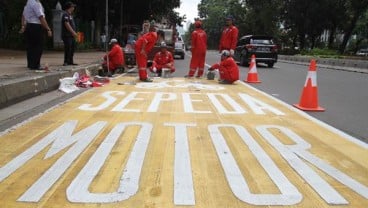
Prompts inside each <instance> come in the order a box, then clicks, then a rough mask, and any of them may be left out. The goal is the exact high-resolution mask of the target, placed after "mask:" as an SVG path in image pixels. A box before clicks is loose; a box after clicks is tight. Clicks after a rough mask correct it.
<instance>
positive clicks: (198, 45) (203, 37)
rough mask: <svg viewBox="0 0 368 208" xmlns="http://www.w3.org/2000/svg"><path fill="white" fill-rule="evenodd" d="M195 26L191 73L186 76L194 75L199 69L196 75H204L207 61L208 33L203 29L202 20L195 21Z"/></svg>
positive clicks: (192, 36) (198, 76)
mask: <svg viewBox="0 0 368 208" xmlns="http://www.w3.org/2000/svg"><path fill="white" fill-rule="evenodd" d="M194 27H195V29H194V31H193V32H192V34H191V51H192V58H191V60H190V66H189V73H188V75H186V76H185V77H187V78H191V77H193V76H194V74H195V73H196V71H197V70H198V71H197V76H196V77H197V78H200V77H202V76H203V72H204V65H205V61H206V51H207V34H206V32H205V31H204V30H203V29H202V22H201V21H200V20H196V21H195V22H194Z"/></svg>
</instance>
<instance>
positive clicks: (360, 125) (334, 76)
mask: <svg viewBox="0 0 368 208" xmlns="http://www.w3.org/2000/svg"><path fill="white" fill-rule="evenodd" d="M185 58H186V60H184V61H183V60H178V59H177V60H176V66H177V68H178V70H177V73H176V75H177V76H184V75H185V73H187V69H188V63H189V62H190V54H189V55H188V54H187V56H186V57H185ZM219 59H220V55H219V54H218V53H217V52H214V51H209V52H208V53H207V57H206V63H207V64H208V65H212V64H214V63H216V62H218V61H219ZM183 69H184V70H183ZM239 69H240V79H241V80H245V79H246V76H247V73H248V70H249V69H248V67H242V66H240V68H239ZM257 72H258V77H259V79H260V80H261V83H259V84H251V85H252V86H253V87H255V88H257V89H259V90H261V91H263V92H265V93H267V94H270V95H272V96H274V97H276V98H278V99H280V100H282V101H284V102H285V103H288V104H290V105H293V104H295V103H299V100H300V96H301V93H302V90H303V87H304V83H305V80H306V76H307V73H308V67H306V66H304V65H298V64H288V63H282V62H278V63H276V64H275V66H274V68H267V67H266V65H257ZM317 84H318V94H319V96H318V97H319V105H320V106H321V107H323V108H325V109H326V111H324V112H307V113H308V114H309V115H311V116H313V117H315V118H317V119H319V120H321V121H323V122H325V123H327V124H329V125H331V126H333V127H335V128H337V129H340V130H342V131H344V132H345V133H347V134H350V135H351V136H353V137H356V138H358V139H360V140H362V141H364V142H366V143H368V122H367V118H368V111H367V109H366V108H367V103H368V90H367V89H368V74H364V73H356V72H347V71H341V70H333V69H327V68H319V67H318V65H317Z"/></svg>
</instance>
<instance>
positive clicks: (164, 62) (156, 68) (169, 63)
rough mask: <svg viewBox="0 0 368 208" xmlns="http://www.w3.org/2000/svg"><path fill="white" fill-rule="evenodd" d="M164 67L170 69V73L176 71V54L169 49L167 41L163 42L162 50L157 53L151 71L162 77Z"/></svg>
mask: <svg viewBox="0 0 368 208" xmlns="http://www.w3.org/2000/svg"><path fill="white" fill-rule="evenodd" d="M163 69H167V70H169V71H170V74H171V73H173V72H175V67H174V56H173V55H172V53H171V52H170V51H168V50H167V46H166V43H165V42H162V43H161V45H160V51H159V52H157V53H156V54H155V56H154V58H153V62H152V66H151V67H150V71H151V72H153V73H157V75H158V76H160V77H161V75H162V70H163Z"/></svg>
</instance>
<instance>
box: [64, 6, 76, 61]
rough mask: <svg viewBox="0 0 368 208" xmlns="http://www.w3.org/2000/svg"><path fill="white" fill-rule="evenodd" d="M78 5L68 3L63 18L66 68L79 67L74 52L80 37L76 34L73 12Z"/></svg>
mask: <svg viewBox="0 0 368 208" xmlns="http://www.w3.org/2000/svg"><path fill="white" fill-rule="evenodd" d="M75 7H76V5H75V4H74V3H73V2H70V1H68V2H66V3H65V7H64V13H63V15H62V17H61V38H62V40H63V42H64V64H63V65H64V66H67V65H77V64H76V63H74V51H75V46H76V41H75V39H76V38H77V37H78V34H77V32H76V27H75V22H74V19H73V16H72V14H73V12H74V10H75Z"/></svg>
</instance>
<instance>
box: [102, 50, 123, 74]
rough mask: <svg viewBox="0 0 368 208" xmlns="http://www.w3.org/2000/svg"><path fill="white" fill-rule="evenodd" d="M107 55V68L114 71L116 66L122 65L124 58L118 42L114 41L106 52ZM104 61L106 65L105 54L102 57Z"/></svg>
mask: <svg viewBox="0 0 368 208" xmlns="http://www.w3.org/2000/svg"><path fill="white" fill-rule="evenodd" d="M108 56H109V65H108V67H109V68H108V69H109V70H110V71H112V72H114V71H115V70H116V69H117V68H119V67H122V66H124V63H125V60H124V52H123V50H122V48H121V47H120V45H119V44H117V43H115V44H114V45H113V46H112V48H111V50H110V52H109V53H108ZM104 59H105V62H104V63H103V65H104V66H106V64H107V63H106V61H107V60H106V55H105V57H104Z"/></svg>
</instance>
